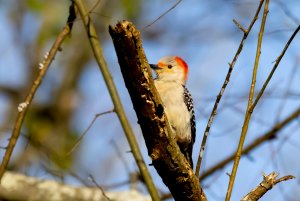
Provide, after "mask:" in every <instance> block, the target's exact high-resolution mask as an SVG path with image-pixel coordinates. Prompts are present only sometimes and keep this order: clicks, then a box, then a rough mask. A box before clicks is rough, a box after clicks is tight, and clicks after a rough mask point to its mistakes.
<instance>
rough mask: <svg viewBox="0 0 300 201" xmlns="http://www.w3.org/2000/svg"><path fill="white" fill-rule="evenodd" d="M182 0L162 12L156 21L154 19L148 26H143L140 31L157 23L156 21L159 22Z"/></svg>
mask: <svg viewBox="0 0 300 201" xmlns="http://www.w3.org/2000/svg"><path fill="white" fill-rule="evenodd" d="M181 1H182V0H178V1H177V2H176V3H175V4H174V5H173V6H172V7H171V8H169V9H168V10H167V11H166V12H164V13H163V14H161V15H160V16H159V17H158V18H157V19H155V20H154V21H153V22H151V23H150V24H148V25H147V26H145V27H144V28H142V30H145V29H146V28H148V27H150V26H152V25H153V24H154V23H155V22H157V21H158V20H160V19H161V18H163V17H164V16H165V15H166V14H168V13H169V12H170V11H171V10H173V9H174V8H176V6H178V5H179V4H180V3H181Z"/></svg>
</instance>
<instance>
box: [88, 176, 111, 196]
mask: <svg viewBox="0 0 300 201" xmlns="http://www.w3.org/2000/svg"><path fill="white" fill-rule="evenodd" d="M88 178H89V179H90V180H91V182H92V183H93V184H95V185H96V186H97V188H98V189H99V190H100V191H101V193H102V195H103V197H105V199H106V200H108V201H112V199H110V198H109V197H108V196H107V195H106V194H105V191H104V190H103V188H102V187H101V186H100V185H99V184H98V183H97V182H96V181H95V179H94V177H93V175H91V174H90V175H89V177H88Z"/></svg>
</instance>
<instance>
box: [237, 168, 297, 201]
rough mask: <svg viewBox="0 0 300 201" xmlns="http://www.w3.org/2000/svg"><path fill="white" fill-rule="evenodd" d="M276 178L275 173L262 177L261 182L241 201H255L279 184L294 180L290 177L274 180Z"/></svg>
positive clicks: (276, 174)
mask: <svg viewBox="0 0 300 201" xmlns="http://www.w3.org/2000/svg"><path fill="white" fill-rule="evenodd" d="M277 176H278V173H275V172H272V173H270V174H269V175H263V181H262V182H260V184H259V185H258V186H257V187H256V188H255V189H253V190H252V191H251V192H250V193H248V194H247V195H246V196H245V197H244V198H243V199H242V200H241V201H257V200H259V199H260V198H261V197H262V196H263V195H264V194H265V193H267V192H268V191H269V190H271V189H272V188H273V187H274V186H275V185H276V184H278V183H279V182H282V181H287V180H290V179H294V178H295V177H294V176H292V175H287V176H284V177H282V178H279V179H276V177H277Z"/></svg>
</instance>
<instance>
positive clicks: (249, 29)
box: [195, 0, 264, 175]
mask: <svg viewBox="0 0 300 201" xmlns="http://www.w3.org/2000/svg"><path fill="white" fill-rule="evenodd" d="M263 2H264V0H260V3H259V5H258V8H257V10H256V12H255V15H254V17H253V19H252V21H251V23H250V25H249V27H248V28H247V29H246V30H245V29H244V28H242V26H241V25H240V24H239V23H238V22H237V21H236V20H234V23H235V24H236V25H237V26H238V27H239V29H241V30H242V31H243V33H244V36H243V38H242V40H241V42H240V45H239V47H238V50H237V52H236V53H235V55H234V57H233V59H232V61H231V63H230V64H229V69H228V72H227V75H226V78H225V80H224V83H223V85H222V87H221V90H220V92H219V94H218V96H217V99H216V101H215V104H214V107H213V109H212V112H211V114H210V117H209V119H208V122H207V126H206V128H205V131H204V135H203V139H202V143H201V146H200V151H199V155H198V161H197V166H196V173H195V174H196V175H199V173H200V168H201V163H202V158H203V155H204V150H205V146H206V141H207V138H208V135H209V131H210V128H211V125H212V123H213V120H214V117H215V116H216V115H217V110H218V106H219V103H220V101H221V98H222V96H223V93H224V91H225V89H226V87H227V85H228V83H229V81H230V77H231V73H232V71H233V68H234V66H235V63H236V61H237V59H238V57H239V55H240V53H241V52H242V49H243V47H244V44H245V41H246V39H247V37H248V34H249V32H250V31H251V29H252V27H253V25H254V23H255V22H256V20H257V16H258V14H259V12H260V10H261V7H262V5H263Z"/></svg>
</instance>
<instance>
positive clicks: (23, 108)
mask: <svg viewBox="0 0 300 201" xmlns="http://www.w3.org/2000/svg"><path fill="white" fill-rule="evenodd" d="M75 19H76V15H75V7H74V4H73V3H72V4H71V6H70V9H69V17H68V20H67V23H66V25H65V27H64V28H63V30H62V32H61V33H60V34H59V35H58V37H57V38H56V40H55V42H54V43H53V45H52V47H51V49H50V51H49V52H47V53H46V54H45V56H44V59H43V61H42V62H41V63H39V73H38V75H37V77H36V79H35V80H34V82H33V84H32V86H31V88H30V90H29V93H28V94H27V96H26V98H25V101H24V102H22V103H20V104H19V106H18V111H19V112H18V115H17V119H16V122H15V125H14V128H13V132H12V135H11V138H10V140H9V143H8V146H7V149H6V151H5V154H4V156H3V160H2V163H1V166H0V180H1V178H2V176H3V174H4V172H5V170H6V168H7V165H8V163H9V160H10V157H11V155H12V152H13V150H14V147H15V145H16V143H17V140H18V138H19V136H20V130H21V127H22V124H23V121H24V119H25V116H26V113H27V111H28V108H29V106H30V104H31V102H32V100H33V98H34V95H35V93H36V91H37V90H38V88H39V86H40V84H41V83H42V80H43V78H44V76H45V74H46V72H47V70H48V68H49V66H50V64H51V63H52V61H53V60H54V57H55V55H56V53H57V51H59V50H60V48H61V47H60V46H61V44H62V43H63V41H64V40H65V38H66V37H67V36H68V35H69V34H70V32H71V29H72V26H73V22H74V20H75Z"/></svg>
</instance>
